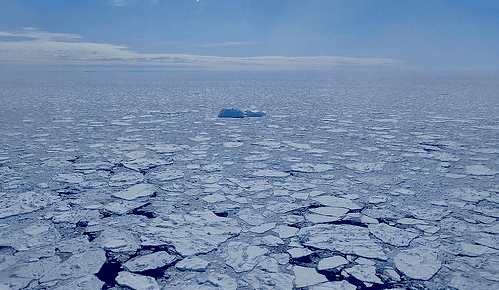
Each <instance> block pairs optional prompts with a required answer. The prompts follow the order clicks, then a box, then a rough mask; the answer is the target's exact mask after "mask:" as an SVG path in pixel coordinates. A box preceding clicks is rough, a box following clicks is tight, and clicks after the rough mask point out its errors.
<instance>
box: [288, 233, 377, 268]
mask: <svg viewBox="0 0 499 290" xmlns="http://www.w3.org/2000/svg"><path fill="white" fill-rule="evenodd" d="M297 236H298V237H299V238H300V241H301V242H302V243H303V244H305V245H307V246H311V247H315V248H319V249H327V250H331V251H338V252H340V253H343V254H355V255H358V256H361V257H366V258H374V259H380V260H386V254H385V253H384V252H383V249H382V248H381V246H380V245H379V244H378V243H377V242H376V241H375V240H373V239H371V238H370V237H369V230H368V229H366V228H363V227H359V226H353V225H330V224H319V225H314V226H311V227H304V228H302V229H300V230H299V231H298V234H297Z"/></svg>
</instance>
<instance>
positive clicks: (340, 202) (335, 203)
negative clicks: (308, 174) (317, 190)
mask: <svg viewBox="0 0 499 290" xmlns="http://www.w3.org/2000/svg"><path fill="white" fill-rule="evenodd" d="M314 200H315V201H317V202H319V203H320V204H322V205H325V206H329V207H335V208H338V207H342V208H346V209H350V210H357V209H362V207H360V206H358V205H357V204H355V203H354V202H352V201H351V200H350V199H348V198H343V197H336V196H328V195H321V196H318V197H315V198H314Z"/></svg>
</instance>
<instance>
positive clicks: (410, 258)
mask: <svg viewBox="0 0 499 290" xmlns="http://www.w3.org/2000/svg"><path fill="white" fill-rule="evenodd" d="M394 261H395V266H396V267H397V269H398V270H399V271H400V272H402V273H404V274H405V275H407V276H409V277H410V278H413V279H420V280H429V279H430V278H431V277H433V275H435V273H437V272H438V270H440V268H441V267H442V263H441V262H440V261H439V260H438V257H437V252H436V251H435V250H433V249H430V248H424V247H419V248H412V249H407V250H403V251H401V252H399V253H398V254H397V255H396V256H395V257H394Z"/></svg>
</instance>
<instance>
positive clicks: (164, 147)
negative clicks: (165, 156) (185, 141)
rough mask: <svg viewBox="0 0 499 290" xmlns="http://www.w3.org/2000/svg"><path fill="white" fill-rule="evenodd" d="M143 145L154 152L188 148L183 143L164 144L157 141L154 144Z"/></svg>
mask: <svg viewBox="0 0 499 290" xmlns="http://www.w3.org/2000/svg"><path fill="white" fill-rule="evenodd" d="M144 147H145V148H146V149H149V150H152V151H154V152H156V153H173V152H176V151H181V150H184V149H186V148H189V146H185V145H183V146H181V145H177V144H164V143H157V144H155V145H150V146H144Z"/></svg>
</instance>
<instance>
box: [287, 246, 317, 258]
mask: <svg viewBox="0 0 499 290" xmlns="http://www.w3.org/2000/svg"><path fill="white" fill-rule="evenodd" d="M288 253H289V254H290V255H291V257H292V258H300V257H305V256H308V255H310V254H312V253H313V251H311V250H309V249H307V248H290V249H288Z"/></svg>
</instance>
